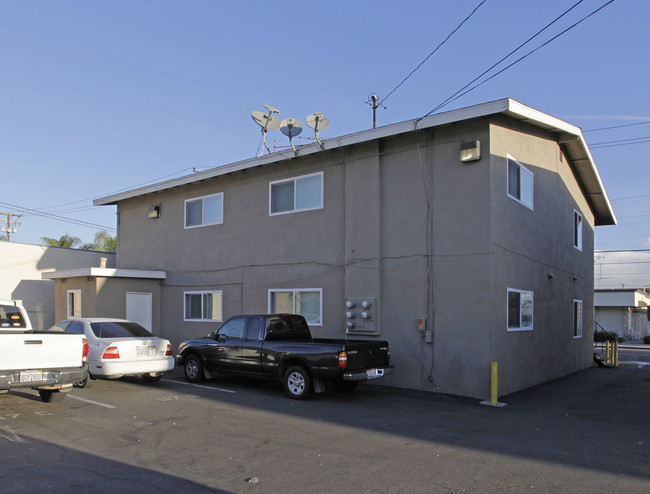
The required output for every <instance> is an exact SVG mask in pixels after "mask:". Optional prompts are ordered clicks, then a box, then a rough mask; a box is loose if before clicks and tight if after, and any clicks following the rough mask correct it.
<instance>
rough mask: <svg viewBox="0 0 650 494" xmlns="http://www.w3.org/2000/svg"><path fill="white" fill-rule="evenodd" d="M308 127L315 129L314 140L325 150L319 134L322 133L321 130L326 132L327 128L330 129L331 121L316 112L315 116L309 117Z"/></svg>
mask: <svg viewBox="0 0 650 494" xmlns="http://www.w3.org/2000/svg"><path fill="white" fill-rule="evenodd" d="M307 125H309V126H310V127H311V128H312V129H314V139H316V140H317V141H318V144H320V148H321V149H325V147H324V146H323V143H322V142H321V141H320V138H319V137H318V132H320V131H321V130H325V129H326V128H327V127H329V126H330V121H329V120H328V119H326V118H325V117H324V116H323V113H322V112H319V111H315V112H314V114H313V115H308V116H307Z"/></svg>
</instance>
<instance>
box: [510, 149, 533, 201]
mask: <svg viewBox="0 0 650 494" xmlns="http://www.w3.org/2000/svg"><path fill="white" fill-rule="evenodd" d="M508 196H509V197H512V198H513V199H514V200H515V201H517V202H520V203H521V204H523V205H524V206H526V207H527V208H529V209H533V174H532V172H531V171H529V170H528V169H527V168H526V167H525V166H524V165H522V164H521V163H519V162H518V161H517V160H516V159H514V158H513V157H512V156H510V155H508Z"/></svg>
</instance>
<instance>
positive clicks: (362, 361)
mask: <svg viewBox="0 0 650 494" xmlns="http://www.w3.org/2000/svg"><path fill="white" fill-rule="evenodd" d="M345 349H346V351H347V352H348V369H349V370H360V369H372V368H375V367H383V366H387V365H389V363H390V356H389V355H390V353H389V348H388V342H387V341H354V342H348V343H346V344H345Z"/></svg>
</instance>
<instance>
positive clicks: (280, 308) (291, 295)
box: [269, 288, 323, 326]
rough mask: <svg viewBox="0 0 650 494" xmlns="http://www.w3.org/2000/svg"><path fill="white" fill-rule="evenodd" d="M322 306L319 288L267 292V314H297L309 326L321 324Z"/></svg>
mask: <svg viewBox="0 0 650 494" xmlns="http://www.w3.org/2000/svg"><path fill="white" fill-rule="evenodd" d="M322 306H323V303H322V290H321V289H320V288H309V289H303V290H294V289H288V290H287V289H278V290H273V289H272V290H269V313H271V314H277V313H286V314H299V315H301V316H303V317H304V318H305V319H306V320H307V324H309V325H310V326H320V325H321V324H323V316H322V311H321V307H322Z"/></svg>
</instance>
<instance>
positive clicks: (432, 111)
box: [420, 0, 614, 119]
mask: <svg viewBox="0 0 650 494" xmlns="http://www.w3.org/2000/svg"><path fill="white" fill-rule="evenodd" d="M612 2H614V0H609V1H608V2H607V3H605V4H603V5H601V6H600V7H599V8H597V9H596V10H594V11H593V12H591V13H590V14H588V15H586V16H585V17H583V18H582V19H580V20H579V21H578V22H576V23H574V24H572V25H571V26H569V27H568V28H566V29H565V30H564V31H562V32H560V33H559V34H557V35H555V36H553V37H552V38H551V39H549V40H548V41H545V42H544V43H542V44H541V45H540V46H538V47H537V48H535V49H534V50H531V51H529V52H528V53H526V54H525V55H524V56H522V57H520V58H518V59H517V60H515V61H514V62H512V63H511V64H510V65H508V66H506V67H505V68H503V69H501V70H500V71H498V72H497V73H496V74H493V75H491V76H490V77H488V78H487V79H485V80H484V81H482V82H479V83H478V84H476V85H474V86H472V87H470V88H469V89H467V90H466V91H464V92H461V93H460V94H458V92H457V93H456V94H455V95H454V96H451V97H449V98H447V100H445V101H444V102H443V103H441V104H439V105H438V106H436V107H435V108H434V109H433V110H431V111H430V112H429V113H427V114H426V115H424V117H421V118H420V119H422V118H425V117H428V116H429V115H431V114H432V113H434V112H436V111H438V110H440V109H441V108H442V107H444V106H447V105H448V104H449V103H451V102H452V101H455V100H457V99H458V98H461V97H462V96H465V95H466V94H467V93H469V92H471V91H473V90H474V89H476V88H477V87H479V86H482V85H483V84H485V83H486V82H488V81H489V80H491V79H494V78H495V77H496V76H498V75H499V74H501V73H503V72H505V71H506V70H508V69H509V68H511V67H513V66H514V65H516V64H518V63H519V62H521V61H522V60H524V59H525V58H527V57H529V56H530V55H532V54H533V53H535V52H536V51H538V50H540V49H541V48H543V47H544V46H546V45H548V44H549V43H551V42H552V41H555V40H556V39H557V38H559V37H560V36H562V35H563V34H565V33H567V32H568V31H570V30H571V29H573V28H574V27H576V26H578V25H579V24H581V23H582V22H584V21H585V20H587V19H588V18H590V17H591V16H592V15H594V14H596V13H597V12H599V11H601V10H602V9H604V8H605V7H607V6H608V5H609V4H610V3H612ZM574 7H575V6H574ZM571 8H573V7H571ZM569 10H570V9H569ZM553 22H555V21H553ZM524 44H525V43H524ZM515 51H516V50H515ZM479 77H480V76H479ZM470 84H471V83H470ZM461 91H462V89H461Z"/></svg>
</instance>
